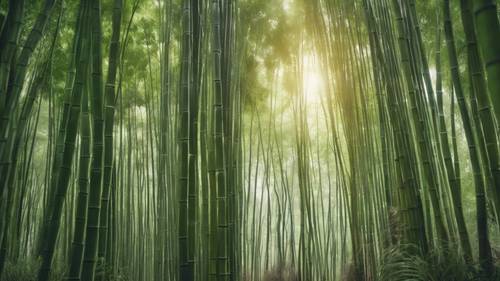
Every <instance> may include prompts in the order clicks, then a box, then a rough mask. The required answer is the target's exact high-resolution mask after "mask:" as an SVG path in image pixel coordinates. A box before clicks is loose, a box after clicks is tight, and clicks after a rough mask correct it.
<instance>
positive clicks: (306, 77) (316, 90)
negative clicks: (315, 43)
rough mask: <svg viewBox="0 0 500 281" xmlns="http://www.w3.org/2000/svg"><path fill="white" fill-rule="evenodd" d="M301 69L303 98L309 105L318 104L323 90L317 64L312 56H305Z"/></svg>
mask: <svg viewBox="0 0 500 281" xmlns="http://www.w3.org/2000/svg"><path fill="white" fill-rule="evenodd" d="M303 67H304V68H303V69H304V72H303V74H302V82H303V91H304V95H305V98H306V100H307V102H308V103H309V104H319V103H320V102H321V92H322V91H324V90H325V89H324V88H325V87H324V81H323V77H322V75H321V69H320V66H319V62H318V61H317V59H316V57H315V56H314V55H312V54H305V55H304V57H303Z"/></svg>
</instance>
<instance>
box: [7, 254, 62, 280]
mask: <svg viewBox="0 0 500 281" xmlns="http://www.w3.org/2000/svg"><path fill="white" fill-rule="evenodd" d="M39 267H40V262H39V261H37V260H34V259H32V258H25V259H21V260H18V261H17V262H12V261H9V262H7V263H6V265H5V271H4V273H3V274H2V279H1V280H2V281H35V280H36V277H37V273H38V268H39ZM63 276H64V272H63V270H62V268H60V267H57V268H55V269H54V271H53V272H52V277H51V279H50V281H60V280H63Z"/></svg>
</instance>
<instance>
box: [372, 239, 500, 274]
mask: <svg viewBox="0 0 500 281" xmlns="http://www.w3.org/2000/svg"><path fill="white" fill-rule="evenodd" d="M457 248H458V247H456V246H453V245H450V246H449V248H448V249H443V248H438V249H434V250H433V251H431V252H430V253H429V254H428V255H427V256H421V255H418V254H415V252H416V251H418V249H416V248H414V247H412V246H395V247H392V248H390V249H388V250H386V251H385V253H384V254H383V259H382V264H381V266H380V268H379V270H378V275H377V280H380V281H408V280H413V281H490V280H496V279H495V278H496V277H495V276H493V277H483V276H482V274H481V272H480V271H479V270H478V268H479V265H478V264H467V263H465V261H464V260H463V256H462V255H461V253H458V252H457V251H456V249H457Z"/></svg>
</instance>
